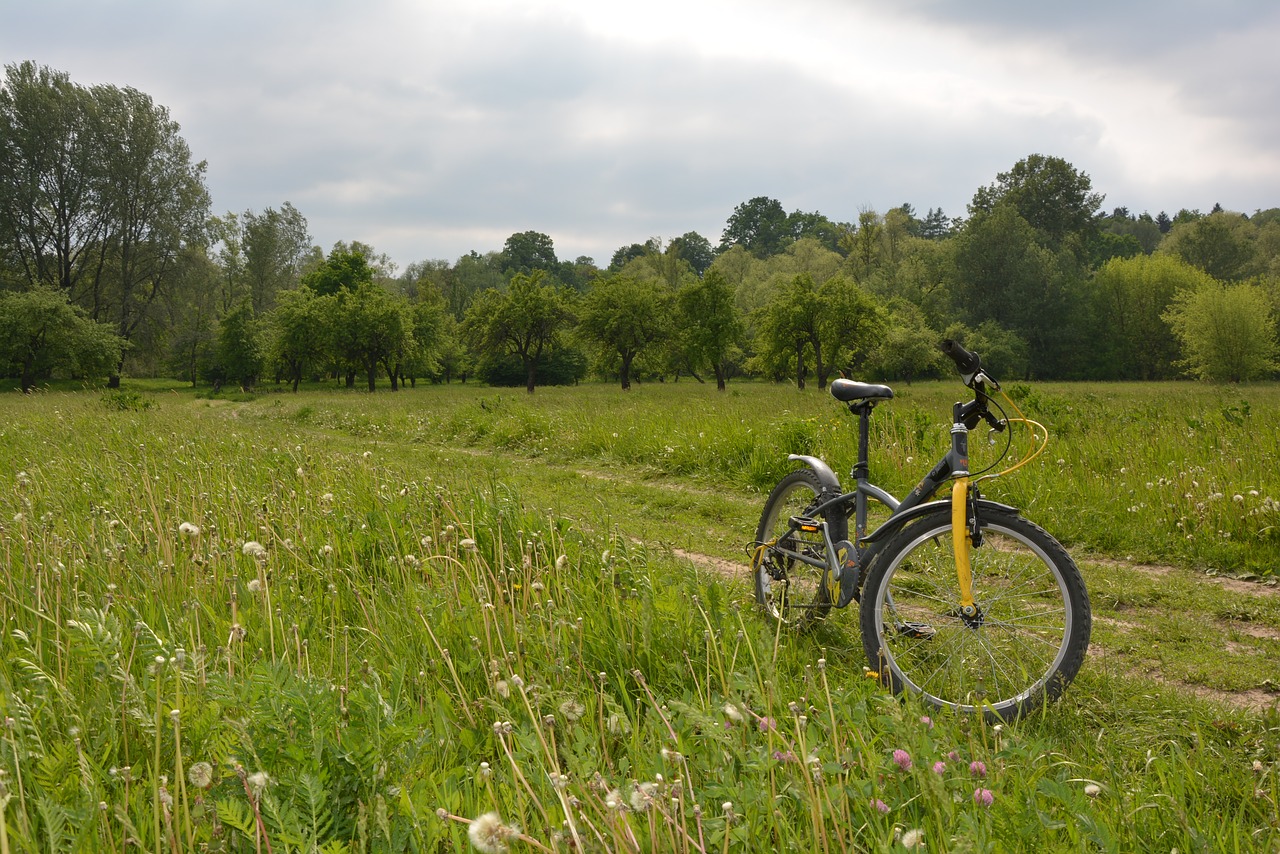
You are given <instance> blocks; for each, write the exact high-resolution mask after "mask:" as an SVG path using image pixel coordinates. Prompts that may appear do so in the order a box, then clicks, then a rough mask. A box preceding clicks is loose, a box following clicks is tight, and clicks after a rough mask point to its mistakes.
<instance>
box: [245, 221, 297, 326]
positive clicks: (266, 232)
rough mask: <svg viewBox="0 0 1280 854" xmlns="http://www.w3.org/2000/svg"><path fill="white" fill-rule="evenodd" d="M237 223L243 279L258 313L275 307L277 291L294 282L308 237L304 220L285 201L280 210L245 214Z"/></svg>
mask: <svg viewBox="0 0 1280 854" xmlns="http://www.w3.org/2000/svg"><path fill="white" fill-rule="evenodd" d="M240 223H241V226H242V228H243V237H242V238H241V246H242V248H243V253H244V276H245V279H246V281H247V284H248V287H249V292H250V293H251V294H252V298H253V309H254V311H256V312H257V313H259V314H261V313H263V312H265V311H267V310H269V309H270V308H271V306H272V305H274V304H275V298H276V294H277V293H278V292H280V291H282V290H286V289H288V288H291V287H293V286H294V285H295V284H296V283H297V281H298V276H299V275H300V273H301V266H302V261H303V259H304V258H305V257H306V255H307V252H308V250H309V249H310V248H311V235H310V234H308V232H307V219H306V217H304V216H303V215H302V213H301V212H300V211H299V210H298V209H297V208H295V207H294V206H293V205H291V204H290V203H289V202H285V203H284V204H283V205H282V206H281V207H280V210H276V209H275V208H267V209H266V210H264V211H263V212H262V213H260V214H255V213H254V212H253V211H245V212H244V215H243V216H242V217H241V219H240Z"/></svg>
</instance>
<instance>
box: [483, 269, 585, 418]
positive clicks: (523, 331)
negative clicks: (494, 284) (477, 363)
mask: <svg viewBox="0 0 1280 854" xmlns="http://www.w3.org/2000/svg"><path fill="white" fill-rule="evenodd" d="M543 279H544V273H543V271H541V270H535V271H534V272H533V273H531V274H525V273H517V274H516V275H515V276H513V277H512V279H511V284H510V285H509V286H508V287H507V290H506V291H505V292H502V291H498V290H488V291H483V292H481V293H479V294H477V295H476V297H475V299H474V300H473V301H472V303H471V307H470V308H469V309H468V310H467V314H466V317H465V318H464V320H463V324H462V325H463V333H464V335H465V336H466V338H467V340H468V341H469V342H470V343H471V346H472V348H473V350H474V351H475V352H476V353H477V354H480V355H484V354H491V355H497V356H513V357H515V358H518V359H519V360H520V364H521V366H522V368H523V370H524V375H525V390H526V391H527V392H528V393H529V394H533V390H534V387H535V384H536V381H537V375H538V367H539V362H540V361H541V359H542V357H543V355H544V354H545V353H547V351H549V350H550V349H551V348H552V347H553V346H554V345H555V344H556V343H557V342H558V340H559V338H560V335H561V333H562V332H563V331H564V330H565V329H566V328H567V327H568V325H569V323H570V321H571V320H572V318H573V314H572V297H570V295H569V294H568V293H566V292H565V291H564V290H563V289H561V288H557V287H556V286H555V285H554V284H551V283H547V282H544V281H543Z"/></svg>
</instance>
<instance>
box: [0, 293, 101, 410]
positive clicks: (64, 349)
mask: <svg viewBox="0 0 1280 854" xmlns="http://www.w3.org/2000/svg"><path fill="white" fill-rule="evenodd" d="M123 347H124V341H123V339H121V338H120V337H119V336H118V335H116V334H115V332H114V331H113V330H112V328H111V327H110V326H108V325H107V324H103V323H96V322H94V321H92V320H90V319H89V318H88V317H86V316H85V314H84V311H83V310H81V309H80V308H78V307H76V306H73V305H71V303H70V302H68V300H67V294H66V292H65V291H57V290H54V289H52V288H49V287H41V288H37V289H35V290H31V291H22V292H16V291H9V292H0V366H3V369H4V371H5V373H6V375H7V376H16V377H18V380H19V382H20V383H21V386H22V391H23V392H28V391H30V390H31V388H32V387H33V386H34V385H35V382H36V380H37V379H40V378H44V377H50V376H53V375H54V374H57V373H61V374H64V375H67V376H93V375H102V376H105V375H106V374H108V373H109V372H110V371H111V370H113V369H114V368H115V366H116V365H117V364H119V362H120V351H121V350H122V349H123Z"/></svg>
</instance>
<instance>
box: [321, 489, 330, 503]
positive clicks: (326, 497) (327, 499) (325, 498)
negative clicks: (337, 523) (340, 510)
mask: <svg viewBox="0 0 1280 854" xmlns="http://www.w3.org/2000/svg"><path fill="white" fill-rule="evenodd" d="M320 500H321V501H323V502H325V503H326V504H327V503H329V502H330V501H332V500H333V493H332V492H326V493H325V494H324V495H321V496H320Z"/></svg>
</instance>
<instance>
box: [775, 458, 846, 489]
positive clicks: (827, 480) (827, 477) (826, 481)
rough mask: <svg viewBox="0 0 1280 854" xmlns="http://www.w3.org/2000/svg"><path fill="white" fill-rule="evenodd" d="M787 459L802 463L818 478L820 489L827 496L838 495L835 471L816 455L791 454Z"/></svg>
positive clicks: (838, 479)
mask: <svg viewBox="0 0 1280 854" xmlns="http://www.w3.org/2000/svg"><path fill="white" fill-rule="evenodd" d="M787 459H789V460H795V461H796V462H801V463H804V464H805V465H806V466H808V467H809V470H810V471H812V472H813V473H814V475H815V476H816V477H817V478H818V483H820V484H822V491H823V492H825V493H826V494H827V495H828V496H831V495H840V494H841V492H842V490H841V489H840V478H838V477H836V473H835V472H833V471H832V470H831V466H829V465H827V464H826V463H824V462H823V461H822V460H820V459H818V458H817V457H809V456H804V455H803V454H791V455H789V456H788V457H787Z"/></svg>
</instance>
